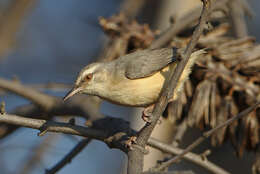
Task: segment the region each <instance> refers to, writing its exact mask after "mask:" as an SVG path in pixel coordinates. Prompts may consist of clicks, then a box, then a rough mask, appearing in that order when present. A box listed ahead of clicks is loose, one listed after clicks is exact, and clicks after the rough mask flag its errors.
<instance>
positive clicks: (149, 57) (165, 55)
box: [125, 48, 178, 79]
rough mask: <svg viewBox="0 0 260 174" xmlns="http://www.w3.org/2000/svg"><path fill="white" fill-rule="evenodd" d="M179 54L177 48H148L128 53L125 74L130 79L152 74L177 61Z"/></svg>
mask: <svg viewBox="0 0 260 174" xmlns="http://www.w3.org/2000/svg"><path fill="white" fill-rule="evenodd" d="M177 55H178V54H177V49H175V48H162V49H155V50H148V49H147V50H142V51H137V52H134V53H131V54H129V55H128V59H129V60H128V61H127V66H126V71H125V75H126V77H127V78H129V79H138V78H143V77H148V76H151V75H153V74H154V73H155V72H157V71H159V70H161V69H162V68H164V67H165V66H167V65H168V64H170V63H172V62H174V61H176V60H177Z"/></svg>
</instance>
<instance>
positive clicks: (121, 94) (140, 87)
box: [64, 48, 205, 107]
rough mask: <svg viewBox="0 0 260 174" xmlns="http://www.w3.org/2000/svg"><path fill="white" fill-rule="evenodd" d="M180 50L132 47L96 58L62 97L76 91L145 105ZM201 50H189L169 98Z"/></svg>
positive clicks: (157, 92) (155, 97) (154, 97)
mask: <svg viewBox="0 0 260 174" xmlns="http://www.w3.org/2000/svg"><path fill="white" fill-rule="evenodd" d="M179 52H180V50H179V49H176V48H162V49H154V50H149V49H146V50H141V51H136V52H133V53H130V54H127V55H124V56H121V57H119V58H118V59H115V60H113V61H110V62H98V63H92V64H89V65H87V66H86V67H85V68H83V69H82V70H81V71H80V73H79V75H78V77H77V80H76V82H75V85H74V88H73V89H72V90H71V91H70V92H68V94H67V95H66V96H65V97H64V100H67V99H68V98H70V97H72V96H73V95H75V94H77V93H84V94H89V95H95V96H99V97H101V98H103V99H105V100H108V101H110V102H112V103H116V104H119V105H125V106H135V107H147V106H151V105H152V104H154V103H155V102H156V101H157V100H158V97H159V95H160V93H161V91H162V87H163V85H164V82H165V80H166V79H168V77H169V75H170V71H172V70H173V69H175V68H176V65H177V63H178V57H180V53H179ZM203 53H205V51H204V50H198V51H195V52H194V53H192V55H191V57H190V59H189V62H188V64H187V65H186V67H185V69H184V71H183V73H182V75H181V77H180V79H179V82H178V84H177V87H176V90H175V92H174V94H173V98H172V100H175V99H177V97H178V93H179V91H181V89H182V86H183V84H184V82H185V80H187V79H188V76H189V74H190V72H191V67H192V66H193V64H194V62H195V61H196V60H197V58H199V57H200V55H201V54H203Z"/></svg>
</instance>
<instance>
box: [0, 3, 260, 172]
mask: <svg viewBox="0 0 260 174" xmlns="http://www.w3.org/2000/svg"><path fill="white" fill-rule="evenodd" d="M28 1H29V0H28ZM169 1H171V0H168V1H167V0H160V3H158V1H156V0H150V2H149V7H144V9H143V11H142V14H141V15H140V16H138V21H140V22H144V23H148V24H150V25H151V26H152V28H153V27H154V26H155V23H154V22H151V21H153V20H152V19H154V18H156V17H159V16H160V15H162V14H161V13H156V12H160V10H159V9H160V8H163V4H167V3H169ZM190 1H192V0H190ZM193 1H194V0H193ZM20 2H21V3H22V2H23V1H22V0H21V1H20ZM24 2H26V1H24ZM11 3H15V0H1V1H0V21H1V23H0V27H2V26H3V25H4V24H5V22H6V20H10V19H12V18H16V19H17V20H19V21H21V22H20V23H19V25H18V24H17V26H16V25H14V24H10V27H11V29H8V30H7V31H0V38H1V39H7V40H14V41H12V42H9V41H7V42H5V43H6V44H7V45H8V47H7V48H6V50H8V51H2V52H1V50H0V52H1V55H0V76H1V77H2V78H6V79H18V80H19V81H21V82H22V83H24V84H28V85H31V84H38V85H40V84H44V83H49V82H55V83H65V84H72V83H73V82H74V80H75V77H76V76H77V73H78V72H79V70H80V69H81V68H82V67H83V66H85V65H86V64H88V63H89V62H92V61H94V60H95V59H96V58H97V57H98V55H100V50H101V48H102V46H103V45H104V44H103V43H104V40H105V35H104V33H103V31H102V29H101V27H100V26H99V24H98V18H99V17H100V16H103V17H109V16H111V15H113V14H115V13H117V12H119V8H120V4H121V3H122V1H121V0H109V1H107V0H62V1H58V0H31V2H30V3H28V4H29V5H28V6H27V7H24V8H26V9H27V10H26V11H25V12H21V11H19V9H18V12H17V14H16V15H17V16H11V17H10V16H9V17H10V18H5V17H3V16H2V13H1V12H2V11H5V13H6V9H8V8H9V6H10V4H11ZM249 3H250V4H251V6H252V7H253V8H254V11H255V16H254V17H253V18H252V19H247V22H248V27H249V33H250V35H251V36H253V37H256V40H258V41H259V39H260V33H259V30H260V11H259V10H258V8H259V7H260V2H259V1H258V0H250V1H249ZM169 4H171V3H169ZM169 7H171V8H173V9H174V7H173V6H169ZM16 8H19V7H16ZM7 13H8V11H7ZM164 23H165V24H158V23H157V24H156V25H160V26H161V28H162V29H163V28H166V27H167V26H168V23H169V21H164ZM1 24H2V26H1ZM12 27H13V28H12ZM154 29H157V28H154ZM3 33H4V35H6V36H7V37H3V36H1V34H2V35H3ZM9 33H11V34H13V33H15V34H14V36H13V37H14V38H12V37H11V36H8V34H9ZM10 37H11V39H10ZM0 46H1V45H0ZM44 92H46V93H49V94H52V95H55V96H64V94H65V93H66V92H67V89H66V88H65V89H61V90H44ZM2 100H3V101H5V103H6V108H7V111H11V110H12V109H14V108H15V107H17V106H19V105H22V104H26V103H29V102H28V101H27V100H25V99H23V98H20V97H17V96H15V95H13V94H7V95H0V101H2ZM126 111H128V112H126ZM102 112H103V113H109V115H113V116H118V117H120V116H122V115H124V117H123V118H124V119H127V120H131V121H133V122H135V121H134V119H133V118H134V117H135V116H136V115H137V117H138V115H139V116H140V114H139V110H138V111H136V110H133V109H129V108H126V107H121V106H114V105H112V104H109V103H106V102H104V103H103V104H102ZM131 115H134V117H133V116H131ZM80 121H81V120H77V122H80ZM133 126H134V127H136V128H138V127H140V125H136V124H135V125H133ZM194 132H195V134H196V135H199V131H197V130H194V131H193V133H192V134H191V133H187V136H185V141H184V144H183V145H184V146H185V145H186V144H189V143H190V142H192V140H194ZM37 133H38V131H35V130H32V129H26V128H22V129H21V130H20V131H19V132H16V133H14V134H12V135H11V136H8V137H6V138H5V139H4V141H3V140H2V141H0V173H1V174H18V173H22V171H26V172H24V173H32V174H38V173H44V171H45V169H48V168H50V167H52V166H53V165H54V164H56V163H57V162H58V161H59V160H60V159H62V158H63V157H64V155H66V154H67V153H68V151H70V150H71V148H73V147H74V146H75V144H76V143H77V142H78V141H79V140H80V138H79V137H72V136H66V135H60V134H51V133H48V135H46V136H44V137H38V136H37ZM40 143H41V144H42V146H44V148H41V151H38V149H39V144H40ZM209 144H210V143H209V142H205V143H204V144H203V145H202V146H200V148H198V149H196V151H198V152H202V151H201V149H203V148H205V147H208V146H209ZM230 146H231V145H230V144H229V143H226V144H225V145H224V146H222V147H219V148H213V149H212V154H214V155H212V156H214V158H211V157H209V159H210V160H211V161H212V162H215V163H216V164H218V165H221V166H222V167H223V168H225V169H227V170H228V171H230V170H229V169H230V168H232V171H230V172H232V173H237V174H245V173H250V171H251V165H252V161H253V160H254V159H253V157H252V154H250V153H245V154H244V156H243V157H242V158H241V159H238V158H236V156H235V154H234V153H233V150H232V149H231V147H230ZM34 152H37V153H40V156H41V158H40V159H34V160H32V161H31V162H36V163H35V164H33V165H29V166H33V167H32V169H30V170H27V169H26V167H27V166H28V161H29V160H30V159H33V158H32V157H33V155H34ZM125 159H126V156H125V155H124V154H123V153H122V152H120V151H119V150H114V149H109V148H108V147H107V146H106V145H105V144H103V143H101V142H98V141H92V142H91V144H90V145H89V146H88V147H87V148H86V149H84V150H83V152H81V153H80V154H79V155H78V156H77V157H76V158H75V159H74V160H73V161H72V162H71V163H70V164H69V165H66V166H65V168H63V169H62V170H61V171H60V172H59V173H61V174H70V173H77V174H83V173H91V174H103V173H104V172H105V173H107V174H115V173H121V172H122V171H123V170H124V168H125V165H124V161H125ZM232 165H233V166H234V165H236V166H239V169H238V168H237V169H236V167H231V166H232ZM176 168H180V169H190V168H191V169H192V168H195V171H199V173H201V174H203V173H205V174H206V173H207V171H205V170H203V169H200V168H199V167H197V166H195V165H193V164H190V163H186V162H181V163H178V164H177V165H176ZM29 171H30V172H29Z"/></svg>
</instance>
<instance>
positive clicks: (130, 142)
mask: <svg viewBox="0 0 260 174" xmlns="http://www.w3.org/2000/svg"><path fill="white" fill-rule="evenodd" d="M136 140H137V137H136V136H131V137H130V138H129V139H128V140H126V142H125V145H126V147H127V148H128V149H130V150H133V144H136V143H137V142H136Z"/></svg>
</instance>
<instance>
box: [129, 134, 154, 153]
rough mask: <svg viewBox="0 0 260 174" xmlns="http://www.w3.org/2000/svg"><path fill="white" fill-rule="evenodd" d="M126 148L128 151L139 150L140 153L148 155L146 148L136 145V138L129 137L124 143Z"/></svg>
mask: <svg viewBox="0 0 260 174" xmlns="http://www.w3.org/2000/svg"><path fill="white" fill-rule="evenodd" d="M125 145H126V147H127V148H128V149H129V150H133V149H134V148H138V149H139V150H141V152H142V153H144V154H148V153H149V148H148V147H145V148H144V147H142V146H140V145H138V144H137V137H136V136H131V137H130V138H129V139H128V140H127V141H126V142H125Z"/></svg>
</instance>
